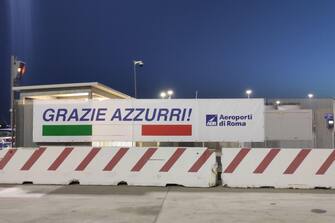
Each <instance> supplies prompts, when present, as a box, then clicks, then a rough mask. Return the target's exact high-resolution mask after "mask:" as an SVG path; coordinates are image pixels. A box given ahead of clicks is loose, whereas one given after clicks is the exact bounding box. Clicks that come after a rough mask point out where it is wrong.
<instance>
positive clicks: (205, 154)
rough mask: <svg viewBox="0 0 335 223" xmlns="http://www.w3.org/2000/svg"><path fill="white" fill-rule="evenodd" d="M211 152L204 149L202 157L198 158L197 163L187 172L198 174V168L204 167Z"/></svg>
mask: <svg viewBox="0 0 335 223" xmlns="http://www.w3.org/2000/svg"><path fill="white" fill-rule="evenodd" d="M212 153H213V151H210V150H209V149H206V150H205V151H204V152H203V153H202V155H201V156H200V157H199V159H198V160H197V161H195V163H194V164H193V166H192V167H191V168H190V169H189V170H188V172H192V173H194V172H198V171H199V170H200V168H201V167H202V166H203V165H204V163H205V162H206V161H207V160H208V158H209V157H210V156H211V155H212Z"/></svg>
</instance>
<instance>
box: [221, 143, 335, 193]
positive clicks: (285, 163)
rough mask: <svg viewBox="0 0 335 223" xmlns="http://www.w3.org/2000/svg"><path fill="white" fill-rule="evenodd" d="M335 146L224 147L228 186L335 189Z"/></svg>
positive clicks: (224, 169) (224, 178)
mask: <svg viewBox="0 0 335 223" xmlns="http://www.w3.org/2000/svg"><path fill="white" fill-rule="evenodd" d="M334 160H335V150H334V149H275V148H273V149H261V148H252V149H249V148H242V149H241V148H224V149H222V156H221V162H222V175H221V177H222V183H223V185H226V186H229V187H275V188H316V187H326V188H335V164H334V165H332V163H333V162H334Z"/></svg>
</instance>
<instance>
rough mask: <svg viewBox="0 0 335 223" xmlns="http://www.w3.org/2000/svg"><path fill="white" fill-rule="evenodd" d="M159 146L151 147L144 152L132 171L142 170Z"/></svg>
mask: <svg viewBox="0 0 335 223" xmlns="http://www.w3.org/2000/svg"><path fill="white" fill-rule="evenodd" d="M156 150H157V148H149V149H147V151H146V152H145V153H144V154H143V156H142V157H141V159H140V160H139V161H138V162H137V163H136V164H135V166H134V167H133V168H132V169H131V171H132V172H138V171H140V170H141V169H142V168H143V166H144V165H145V164H146V163H147V162H148V160H149V159H150V158H151V156H152V155H153V154H154V153H155V152H156Z"/></svg>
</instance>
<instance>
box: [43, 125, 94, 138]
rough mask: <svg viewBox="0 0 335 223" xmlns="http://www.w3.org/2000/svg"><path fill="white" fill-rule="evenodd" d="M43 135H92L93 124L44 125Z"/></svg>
mask: <svg viewBox="0 0 335 223" xmlns="http://www.w3.org/2000/svg"><path fill="white" fill-rule="evenodd" d="M42 135H43V136H91V135H92V125H43V128H42Z"/></svg>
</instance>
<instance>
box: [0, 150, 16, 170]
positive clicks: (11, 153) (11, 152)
mask: <svg viewBox="0 0 335 223" xmlns="http://www.w3.org/2000/svg"><path fill="white" fill-rule="evenodd" d="M15 153H16V149H9V150H8V151H7V152H6V154H5V156H4V157H3V158H2V159H1V160H0V170H2V169H3V168H5V166H6V165H7V163H8V162H9V160H10V159H11V158H12V157H13V156H14V154H15Z"/></svg>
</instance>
